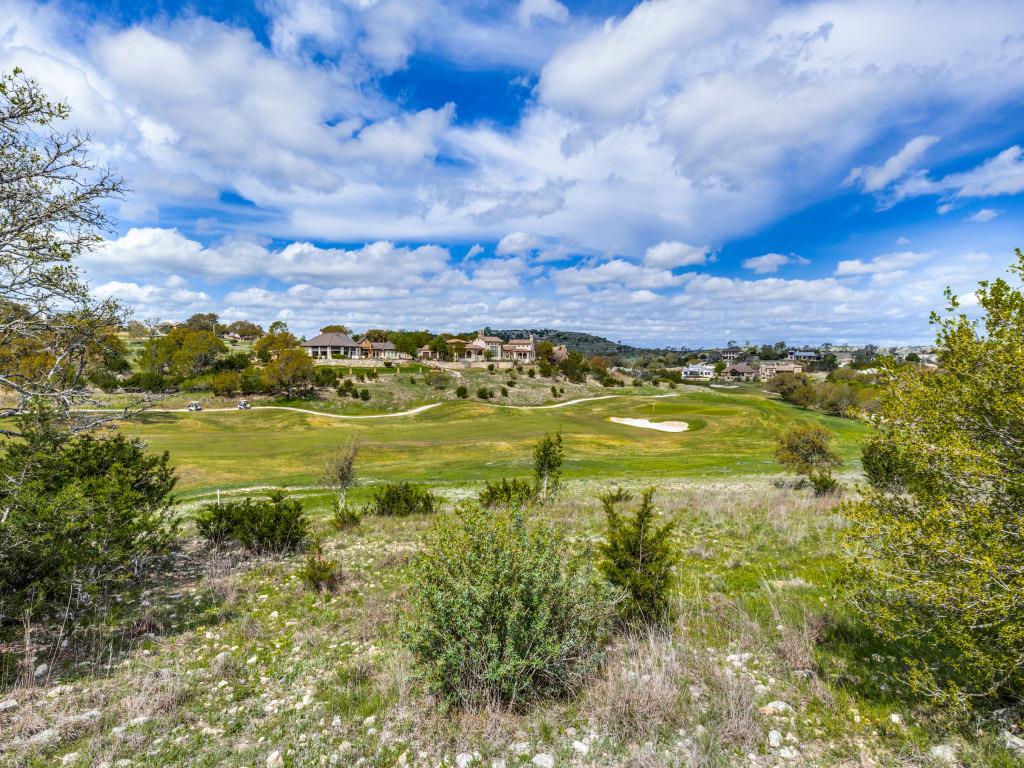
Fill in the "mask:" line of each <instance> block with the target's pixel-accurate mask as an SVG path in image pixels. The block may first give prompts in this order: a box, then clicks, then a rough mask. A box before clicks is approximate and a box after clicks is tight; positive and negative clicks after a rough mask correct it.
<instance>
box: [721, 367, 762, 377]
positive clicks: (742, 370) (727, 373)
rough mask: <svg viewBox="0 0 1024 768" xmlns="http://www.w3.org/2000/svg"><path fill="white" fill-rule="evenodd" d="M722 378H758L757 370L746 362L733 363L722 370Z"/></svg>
mask: <svg viewBox="0 0 1024 768" xmlns="http://www.w3.org/2000/svg"><path fill="white" fill-rule="evenodd" d="M722 378H724V379H731V380H732V381H753V380H754V379H756V378H757V371H756V370H755V369H753V368H751V367H750V366H749V365H747V364H746V363H733V364H732V365H730V366H729V367H728V368H726V369H725V370H724V371H722Z"/></svg>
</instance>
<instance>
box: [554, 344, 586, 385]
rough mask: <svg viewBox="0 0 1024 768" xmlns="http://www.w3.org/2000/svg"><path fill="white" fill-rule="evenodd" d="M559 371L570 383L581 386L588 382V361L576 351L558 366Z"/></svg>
mask: <svg viewBox="0 0 1024 768" xmlns="http://www.w3.org/2000/svg"><path fill="white" fill-rule="evenodd" d="M558 369H559V370H560V371H561V372H562V374H563V375H564V376H565V378H567V379H568V380H569V381H572V382H576V383H577V384H579V383H582V382H584V381H586V380H587V370H588V368H587V361H586V360H585V359H584V358H583V355H582V354H581V353H579V352H577V351H575V350H573V351H572V352H570V353H569V354H568V355H567V356H566V358H565V360H563V361H562V362H560V363H559V364H558Z"/></svg>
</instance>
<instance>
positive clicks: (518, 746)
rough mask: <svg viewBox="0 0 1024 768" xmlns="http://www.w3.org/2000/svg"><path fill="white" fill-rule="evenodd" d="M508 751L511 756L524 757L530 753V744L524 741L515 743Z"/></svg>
mask: <svg viewBox="0 0 1024 768" xmlns="http://www.w3.org/2000/svg"><path fill="white" fill-rule="evenodd" d="M508 749H509V751H510V752H511V753H512V754H513V755H525V754H526V753H527V752H529V751H530V744H529V742H526V741H516V742H514V743H512V744H511V745H510V746H509V748H508Z"/></svg>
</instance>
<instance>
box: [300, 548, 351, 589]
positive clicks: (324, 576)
mask: <svg viewBox="0 0 1024 768" xmlns="http://www.w3.org/2000/svg"><path fill="white" fill-rule="evenodd" d="M299 578H300V579H302V581H303V583H304V584H305V585H306V586H307V587H309V588H310V589H313V590H316V591H317V592H333V591H334V590H336V589H337V588H338V587H339V586H341V582H342V581H343V579H344V576H343V574H342V571H341V565H340V564H339V563H338V561H337V560H334V559H333V558H330V557H328V556H327V553H326V551H325V550H324V546H323V544H322V543H321V542H319V541H314V542H313V543H312V544H310V545H309V549H308V550H307V551H306V559H305V560H304V561H303V563H302V567H301V568H299Z"/></svg>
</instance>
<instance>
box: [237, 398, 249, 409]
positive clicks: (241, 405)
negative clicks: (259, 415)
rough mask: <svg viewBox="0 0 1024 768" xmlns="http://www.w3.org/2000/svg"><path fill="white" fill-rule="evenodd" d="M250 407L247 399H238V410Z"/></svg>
mask: <svg viewBox="0 0 1024 768" xmlns="http://www.w3.org/2000/svg"><path fill="white" fill-rule="evenodd" d="M251 407H252V406H251V405H249V401H248V400H239V401H238V410H240V411H248V410H249V409H250V408H251Z"/></svg>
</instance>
